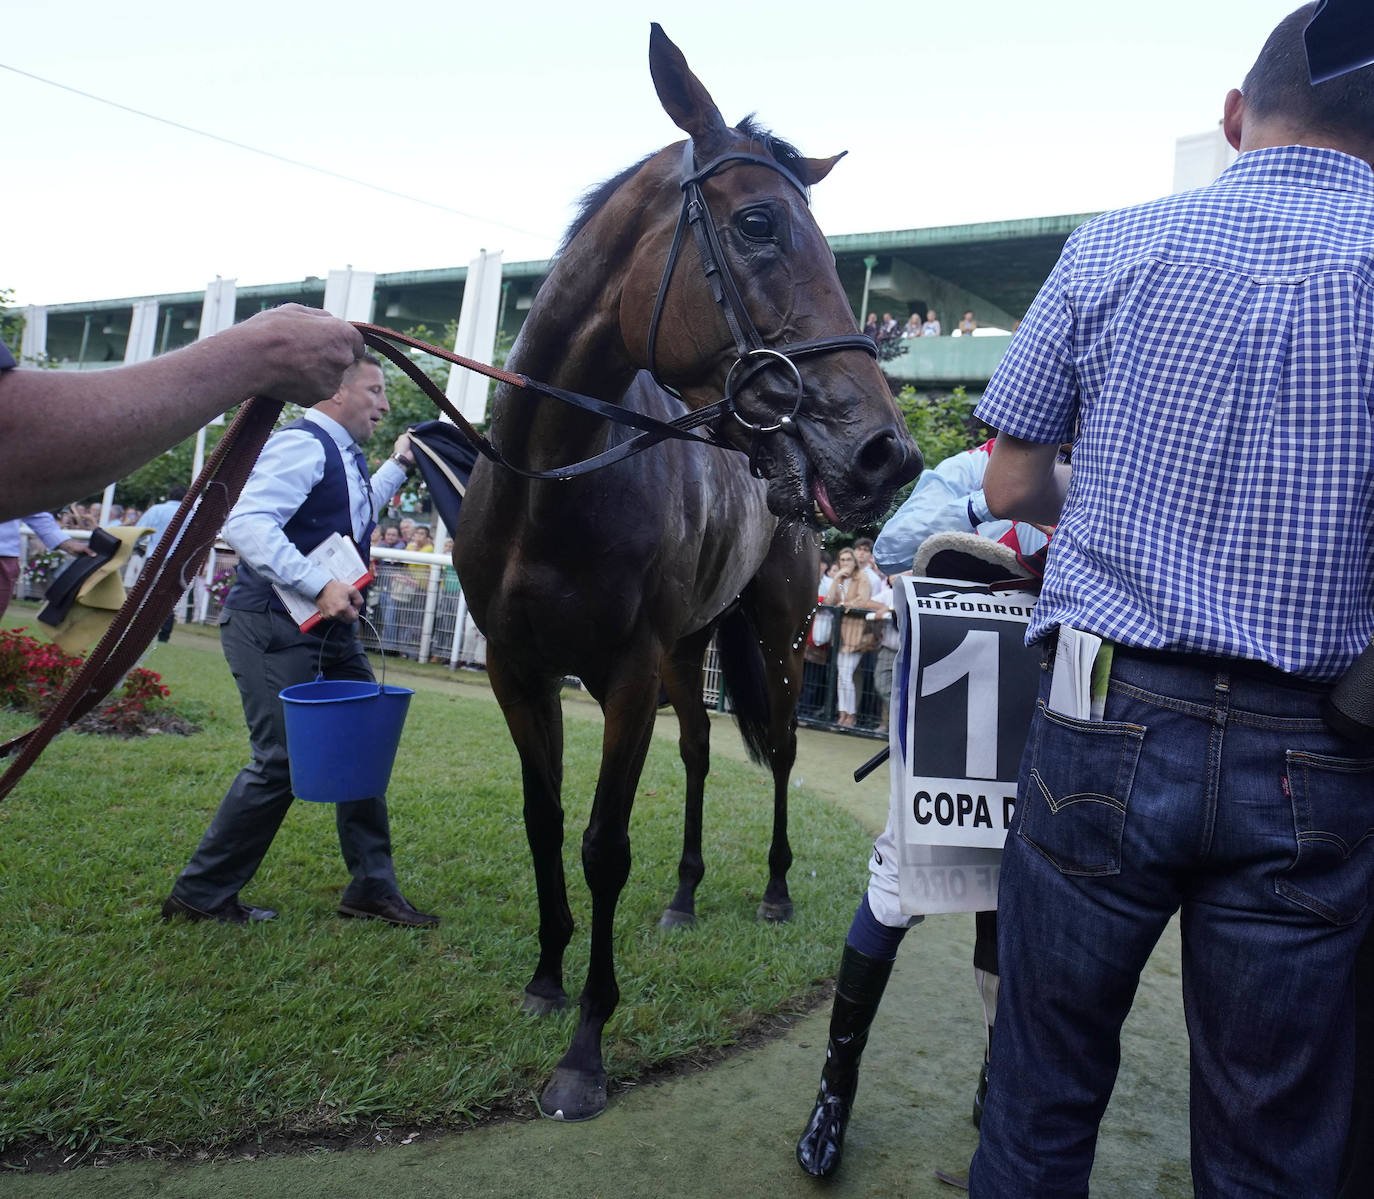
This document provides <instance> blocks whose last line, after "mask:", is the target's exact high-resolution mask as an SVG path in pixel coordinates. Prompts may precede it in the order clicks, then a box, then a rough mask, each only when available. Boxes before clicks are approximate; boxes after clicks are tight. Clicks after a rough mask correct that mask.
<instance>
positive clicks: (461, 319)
mask: <svg viewBox="0 0 1374 1199" xmlns="http://www.w3.org/2000/svg"><path fill="white" fill-rule="evenodd" d="M500 308H501V252H500V251H499V250H498V251H497V252H496V253H494V254H488V253H487V252H486V250H480V251H478V254H477V257H476V258H474V259H473V260H472V261H471V262H469V263H468V277H467V282H466V283H464V284H463V307H462V309H461V311H460V312H459V313H458V336H457V337H455V338H454V339H453V352H454V353H455V354H461V355H462V356H463V357H464V358H473V359H476V360H477V361H478V362H490V361H491V355H492V351H493V350H494V349H495V348H496V315H497V313H498V311H499V310H500ZM487 383H488V380H487V377H486V376H485V375H479V374H477V373H476V372H475V371H465V370H463V369H462V368H461V367H458V366H455V367H454V368H453V370H452V371H451V372H450V373H449V377H448V389H447V391H446V393H445V394H447V396H448V398H449V399H450V400H451V401H452V403H453V406H454V407H455V408H457V409H458V411H459V412H461V413H462V414H463V415H464V416H465V417H466V418H467V419H468V420H470V421H471V422H472V423H473V424H477V423H478V422H479V421H482V420H485V419H486V415H487ZM436 540H437V538H436ZM440 544H441V545H442V544H443V543H442V542H440Z"/></svg>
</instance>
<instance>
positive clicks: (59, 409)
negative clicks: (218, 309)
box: [0, 304, 363, 520]
mask: <svg viewBox="0 0 1374 1199" xmlns="http://www.w3.org/2000/svg"><path fill="white" fill-rule="evenodd" d="M362 352H363V341H362V337H361V335H360V334H359V333H358V331H357V330H356V329H354V328H353V327H352V326H351V325H349V324H348V323H347V322H345V321H341V320H338V319H336V318H335V317H332V316H330V315H329V314H328V313H326V312H321V311H319V310H318V309H314V308H305V307H302V306H301V305H299V304H286V305H283V306H282V307H281V308H273V309H269V310H268V311H266V312H260V313H258V314H257V315H256V316H253V317H251V318H249V319H248V320H246V321H244V322H243V323H242V324H239V325H235V326H234V327H233V328H231V329H227V330H226V331H225V332H223V333H219V334H216V335H215V336H214V337H208V338H206V339H205V340H204V341H198V342H196V343H195V344H194V345H191V346H187V347H186V348H185V349H183V350H177V351H176V352H175V353H172V354H165V355H163V356H162V357H160V358H154V359H152V360H151V361H149V362H142V363H138V364H137V365H135V366H125V367H116V368H114V369H111V370H104V371H90V372H84V373H83V372H76V371H49V370H24V369H19V370H10V371H0V520H7V519H10V518H12V517H15V516H22V515H24V514H25V513H27V512H33V511H36V510H39V509H51V508H56V507H59V506H60V505H62V504H64V503H67V502H68V501H69V500H72V499H79V498H80V497H82V496H85V495H90V494H91V493H92V492H95V491H99V490H100V489H101V488H103V487H104V486H105V485H106V484H107V483H110V482H113V481H115V480H117V479H120V478H122V477H123V476H124V475H126V474H128V473H129V472H130V471H132V470H135V469H136V468H137V467H139V466H142V465H143V463H145V462H147V461H148V460H149V459H151V458H153V457H156V456H157V455H158V454H160V453H162V451H163V450H166V449H170V448H171V447H172V446H174V445H176V444H177V443H178V442H180V441H183V440H185V439H186V438H187V437H189V436H191V434H193V433H194V432H195V431H196V430H197V429H198V428H200V427H201V426H202V425H204V424H207V423H208V422H209V421H210V420H211V419H213V418H214V417H216V416H218V415H219V414H220V413H222V412H224V411H225V410H226V409H228V408H232V407H233V406H234V405H235V404H239V403H242V402H243V401H244V400H246V399H248V398H249V397H250V396H255V395H267V396H272V397H273V398H275V399H278V400H283V401H287V402H290V403H295V404H302V405H306V406H309V405H313V404H315V403H317V402H318V401H320V400H323V399H327V398H328V397H329V396H331V395H333V394H334V393H335V392H336V391H337V390H338V387H339V380H340V379H341V378H342V377H343V373H344V371H345V370H347V369H348V367H349V366H351V365H352V364H353V362H354V361H355V360H356V359H357V358H358V357H359V356H360V355H361V354H362Z"/></svg>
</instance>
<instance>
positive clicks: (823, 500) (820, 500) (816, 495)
mask: <svg viewBox="0 0 1374 1199" xmlns="http://www.w3.org/2000/svg"><path fill="white" fill-rule="evenodd" d="M811 499H812V511H813V514H814V516H815V518H816V523H817V524H818V525H822V526H824V525H835V526H838V525H839V523H840V518H839V517H838V516H836V515H835V509H834V507H832V506H831V503H830V496H829V494H828V493H827V492H826V490H825V484H824V483H822V482H821V477H820V475H814V474H813V475H812V476H811Z"/></svg>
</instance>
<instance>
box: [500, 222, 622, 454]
mask: <svg viewBox="0 0 1374 1199" xmlns="http://www.w3.org/2000/svg"><path fill="white" fill-rule="evenodd" d="M593 257H595V261H596V262H598V263H602V264H604V262H605V256H603V255H596V256H592V255H589V254H587V253H576V252H575V251H574V250H573V249H571V248H570V250H569V251H568V252H567V253H566V254H565V255H564V257H563V258H561V259H560V260H559V262H558V263H557V265H556V266H555V267H554V269H553V270H552V271H551V272H550V274H549V277H548V279H547V280H545V282H544V284H543V286H542V287H541V288H540V289H539V297H538V299H537V300H536V302H535V306H534V307H533V308H532V309H531V311H530V315H529V317H528V318H527V319H526V321H525V325H524V328H523V329H521V331H520V337H519V339H518V340H517V342H516V344H515V346H514V347H513V348H512V350H511V355H510V358H509V360H508V361H507V364H506V365H507V369H509V370H513V371H518V372H519V373H521V374H523V375H527V376H528V377H529V378H531V379H534V380H536V381H538V382H541V383H549V384H551V385H553V386H555V387H559V388H561V389H563V390H564V391H575V392H580V393H581V394H583V395H590V396H595V397H596V398H598V399H602V400H610V401H613V402H614V401H618V400H619V399H620V398H621V396H622V395H624V393H625V389H626V388H627V387H628V386H629V383H630V380H631V379H632V378H633V377H634V372H635V367H634V365H633V364H632V363H631V362H630V361H629V360H628V359H627V358H626V356H625V348H624V345H623V343H622V342H621V338H620V324H619V317H618V312H619V306H620V288H619V280H618V279H617V278H615V277H613V276H610V275H607V274H606V272H605V268H604V265H603V266H602V269H601V271H600V272H599V273H598V271H596V270H595V269H592V265H591V262H589V260H591V259H593ZM492 435H493V439H494V440H495V441H496V444H497V445H498V446H499V447H500V449H501V452H502V453H504V454H506V455H507V456H508V457H511V458H512V459H513V460H515V461H518V462H521V463H523V464H524V465H526V466H529V467H531V468H533V469H547V468H549V467H551V466H555V465H564V464H567V463H569V462H573V461H576V460H577V459H578V458H585V457H589V456H590V455H592V454H594V453H596V452H597V451H598V450H600V449H601V448H602V445H603V443H604V441H605V437H606V424H605V422H604V421H603V420H601V419H600V418H598V417H594V416H590V415H589V414H587V413H585V412H582V411H580V410H578V409H575V408H573V407H571V406H570V405H567V404H564V403H562V402H561V401H558V400H552V399H547V398H545V399H540V400H537V401H536V400H534V399H533V397H527V396H523V395H512V393H511V392H510V391H503V392H502V393H501V395H500V399H499V400H498V403H497V405H496V409H495V412H494V414H493V418H492Z"/></svg>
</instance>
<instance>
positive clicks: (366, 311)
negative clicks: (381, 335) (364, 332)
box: [324, 266, 377, 322]
mask: <svg viewBox="0 0 1374 1199" xmlns="http://www.w3.org/2000/svg"><path fill="white" fill-rule="evenodd" d="M376 285H377V272H376V271H355V270H354V269H353V268H352V267H351V266H349V267H345V268H344V269H343V270H341V271H330V272H329V277H328V278H327V279H326V280H325V283H324V310H325V311H326V312H328V313H330V314H331V315H332V316H337V317H338V318H339V319H340V320H341V321H365V322H370V321H371V320H372V293H373V291H374V289H375V288H376Z"/></svg>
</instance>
